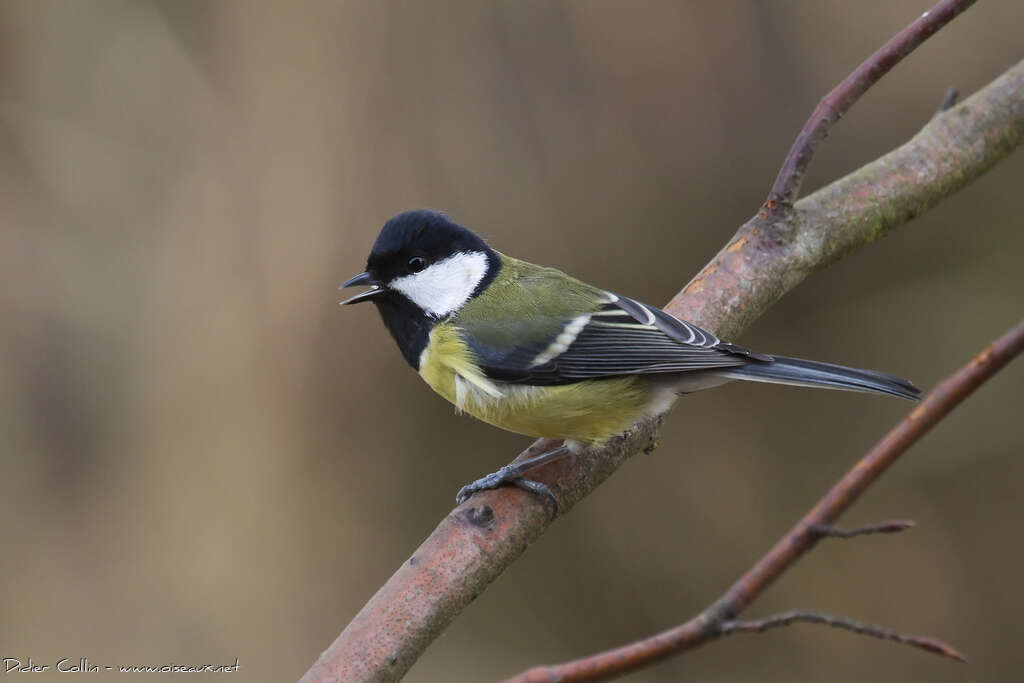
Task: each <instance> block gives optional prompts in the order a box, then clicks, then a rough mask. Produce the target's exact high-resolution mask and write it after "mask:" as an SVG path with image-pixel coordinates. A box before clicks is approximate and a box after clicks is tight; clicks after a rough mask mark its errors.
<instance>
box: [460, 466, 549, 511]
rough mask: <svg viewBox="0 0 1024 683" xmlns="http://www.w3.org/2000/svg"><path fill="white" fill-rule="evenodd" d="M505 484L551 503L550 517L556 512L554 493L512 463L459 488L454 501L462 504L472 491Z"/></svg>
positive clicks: (494, 487)
mask: <svg viewBox="0 0 1024 683" xmlns="http://www.w3.org/2000/svg"><path fill="white" fill-rule="evenodd" d="M505 484H511V485H512V486H515V487H517V488H520V489H522V490H524V491H529V492H530V493H532V494H534V495H537V496H540V497H541V498H544V499H545V500H547V501H549V502H550V503H551V506H552V507H553V508H554V513H553V514H552V517H554V516H556V515H557V514H558V499H557V498H555V494H554V493H552V492H551V489H550V488H548V486H547V485H546V484H542V483H540V482H539V481H534V480H533V479H527V478H525V477H524V476H523V475H522V473H521V472H520V470H519V469H518V468H517V467H515V466H514V465H506V466H505V467H502V468H501V469H500V470H498V471H497V472H492V473H491V474H488V475H487V476H486V477H480V478H479V479H477V480H476V481H474V482H473V483H472V484H467V485H465V486H463V487H462V488H461V489H459V492H458V493H457V494H455V502H456V503H457V504H458V505H462V504H463V503H465V502H466V501H467V500H469V499H470V498H471V497H472V496H473V494H474V493H479V492H480V491H489V490H491V489H496V488H499V487H501V486H503V485H505Z"/></svg>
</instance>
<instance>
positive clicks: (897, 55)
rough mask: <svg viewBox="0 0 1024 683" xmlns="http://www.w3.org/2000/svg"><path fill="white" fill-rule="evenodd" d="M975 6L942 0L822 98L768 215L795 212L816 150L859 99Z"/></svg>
mask: <svg viewBox="0 0 1024 683" xmlns="http://www.w3.org/2000/svg"><path fill="white" fill-rule="evenodd" d="M974 3H975V0H942V2H940V3H939V4H937V5H935V7H933V8H931V9H930V10H928V11H927V12H925V13H924V14H922V15H921V16H920V17H918V18H917V19H916V20H915V21H914V22H913V23H912V24H910V25H909V26H907V27H906V28H905V29H903V30H902V31H900V32H899V33H897V34H896V35H895V36H893V37H892V39H891V40H889V42H888V43H886V44H885V45H883V46H882V47H880V48H879V49H878V50H877V51H876V52H875V53H874V54H873V55H871V56H870V57H868V58H867V59H866V60H864V62H863V63H861V65H860V66H858V67H857V68H856V69H855V70H854V71H853V73H851V74H850V75H849V76H847V77H846V78H845V79H843V82H842V83H840V84H839V85H837V86H836V87H835V88H834V89H833V90H832V92H830V93H829V94H827V95H825V96H824V97H823V98H821V102H819V103H818V106H817V107H815V109H814V112H813V113H812V114H811V118H809V119H807V123H805V124H804V127H803V130H801V131H800V134H799V135H798V136H797V138H796V140H795V141H794V142H793V146H792V147H791V148H790V150H789V154H787V155H786V159H785V161H783V162H782V168H780V169H779V175H778V176H776V178H775V183H774V184H773V185H772V189H771V192H769V193H768V200H767V201H766V202H765V209H766V210H768V211H769V213H771V214H772V215H773V216H775V217H778V216H779V215H781V213H782V212H784V211H789V210H790V209H792V208H793V202H794V201H796V198H797V197H798V196H799V193H800V185H801V183H802V182H803V179H804V174H805V173H807V167H808V166H810V164H811V159H812V158H813V157H814V150H815V148H816V147H817V146H818V143H819V142H821V141H822V140H823V139H824V138H825V136H826V135H828V131H829V129H830V128H831V127H832V126H833V125H834V124H835V123H836V122H837V121H838V120H839V119H840V118H842V116H843V114H845V113H846V112H848V111H849V110H850V107H852V106H853V104H854V103H855V102H856V101H857V100H859V99H860V96H861V95H863V94H864V93H865V92H867V90H868V88H870V87H871V86H873V85H874V84H875V83H877V82H878V80H879V79H880V78H881V77H882V76H884V75H885V74H887V73H889V70H890V69H892V68H893V67H894V66H896V64H898V63H899V62H900V61H901V60H902V59H903V58H904V57H906V56H907V55H909V54H910V53H911V52H913V51H914V49H916V48H917V46H918V45H920V44H921V43H923V42H924V41H926V40H928V39H929V38H930V37H932V36H933V35H934V34H935V33H936V32H937V31H938V30H939V29H941V28H942V27H943V26H945V25H946V24H948V23H949V22H950V21H952V20H953V19H954V18H956V16H957V15H958V14H960V13H961V12H963V11H965V10H966V9H967V8H968V7H970V6H971V5H973V4H974ZM947 108H948V107H947Z"/></svg>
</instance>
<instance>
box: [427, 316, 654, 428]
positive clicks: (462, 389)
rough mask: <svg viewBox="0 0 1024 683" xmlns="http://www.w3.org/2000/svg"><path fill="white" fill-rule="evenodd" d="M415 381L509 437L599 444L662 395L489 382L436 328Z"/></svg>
mask: <svg viewBox="0 0 1024 683" xmlns="http://www.w3.org/2000/svg"><path fill="white" fill-rule="evenodd" d="M419 370H420V376H422V377H423V380H424V381H425V382H426V383H427V384H428V385H430V387H431V388H432V389H433V390H434V391H436V392H437V393H439V394H440V395H441V396H443V397H444V398H446V399H448V401H450V402H451V403H453V404H455V407H456V409H457V410H461V411H465V412H467V413H469V414H470V415H472V416H474V417H476V418H477V419H479V420H483V421H484V422H487V423H489V424H492V425H494V426H496V427H501V428H502V429H506V430H508V431H510V432H516V433H518V434H527V435H529V436H535V437H548V438H552V439H573V440H575V441H579V442H582V443H584V444H599V443H601V442H603V441H605V440H607V439H608V438H609V437H612V436H615V435H616V434H619V433H621V432H623V431H625V430H626V429H628V428H629V427H630V426H631V425H632V424H633V423H635V422H636V421H638V420H639V419H641V418H642V417H644V416H645V415H647V414H649V412H650V410H651V407H652V405H653V404H654V403H655V402H657V401H658V399H659V398H661V397H660V396H658V394H660V393H662V392H660V391H659V390H657V389H656V388H655V387H654V386H653V385H652V383H650V382H649V381H647V380H644V379H641V378H638V377H614V378H609V379H598V380H588V381H585V382H577V383H575V384H563V385H558V386H548V387H540V386H529V385H523V384H509V383H506V382H498V381H495V380H491V379H489V378H488V377H486V376H485V375H484V373H483V372H482V371H481V370H480V368H479V367H478V366H477V364H476V362H475V360H474V357H473V354H472V352H471V350H470V349H469V348H468V347H467V346H466V343H465V342H464V341H463V340H462V337H461V336H460V334H459V331H458V329H456V328H455V327H454V326H452V325H451V324H448V323H441V324H438V325H436V326H435V327H434V329H433V330H432V331H431V333H430V341H429V343H428V344H427V347H426V349H424V351H423V355H422V356H421V357H420V368H419Z"/></svg>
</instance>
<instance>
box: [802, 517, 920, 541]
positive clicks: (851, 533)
mask: <svg viewBox="0 0 1024 683" xmlns="http://www.w3.org/2000/svg"><path fill="white" fill-rule="evenodd" d="M915 526H917V522H915V521H914V520H912V519H891V520H889V521H886V522H881V523H879V524H872V525H870V526H859V527H856V528H854V529H839V528H837V527H834V526H832V525H831V524H815V525H814V526H811V527H808V528H807V533H809V534H811V535H812V536H817V537H818V538H826V537H827V538H854V537H855V536H865V535H867V534H895V533H899V532H900V531H906V530H907V529H913V528H914V527H915Z"/></svg>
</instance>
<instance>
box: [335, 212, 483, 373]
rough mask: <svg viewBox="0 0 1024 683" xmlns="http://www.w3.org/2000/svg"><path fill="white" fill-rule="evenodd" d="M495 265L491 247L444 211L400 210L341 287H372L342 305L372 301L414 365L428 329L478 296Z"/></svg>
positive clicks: (424, 342) (407, 358) (386, 224)
mask: <svg viewBox="0 0 1024 683" xmlns="http://www.w3.org/2000/svg"><path fill="white" fill-rule="evenodd" d="M500 269H501V257H499V256H498V254H497V253H496V252H495V251H494V250H493V249H491V248H490V247H488V246H487V244H486V243H485V242H484V241H483V240H482V239H481V238H480V237H478V236H477V235H475V234H474V233H473V232H471V231H469V230H467V229H466V228H464V227H462V226H461V225H458V224H456V223H454V222H452V221H451V220H450V219H449V218H448V217H447V216H445V215H444V214H442V213H438V212H437V211H430V210H427V209H419V210H416V211H405V212H403V213H400V214H398V215H397V216H395V217H394V218H392V219H391V220H389V221H388V222H387V223H385V224H384V227H383V228H382V229H381V231H380V235H378V236H377V241H376V242H374V244H373V249H371V251H370V256H369V258H368V259H367V261H366V272H365V273H361V274H359V275H357V276H355V277H354V278H352V279H351V280H349V281H348V282H346V283H345V284H344V285H342V287H348V286H353V285H369V286H371V287H373V289H371V290H369V291H367V292H363V293H362V294H357V295H356V296H354V297H352V298H351V299H348V300H347V301H344V302H342V303H346V304H350V303H358V302H360V301H373V302H374V303H375V304H377V308H378V310H379V311H380V314H381V317H383V319H384V323H385V324H386V325H387V327H388V329H389V330H390V331H391V334H392V335H393V336H394V337H395V341H397V342H398V345H399V347H400V348H401V349H402V352H403V353H404V354H405V357H406V360H408V361H409V363H410V364H411V365H412V366H413V367H418V364H419V355H420V353H421V352H422V350H423V347H424V346H425V345H426V338H427V334H429V331H430V328H431V327H433V325H435V324H436V323H437V322H438V321H440V320H443V319H445V318H447V317H449V316H451V315H453V314H455V313H456V312H458V310H459V309H460V308H461V307H462V306H463V305H465V303H466V302H467V301H469V300H470V299H471V298H473V297H475V296H477V295H478V294H480V292H482V291H483V290H484V289H485V288H486V287H487V285H488V284H490V283H491V281H492V280H493V279H494V278H495V276H496V275H497V274H498V271H499V270H500Z"/></svg>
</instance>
